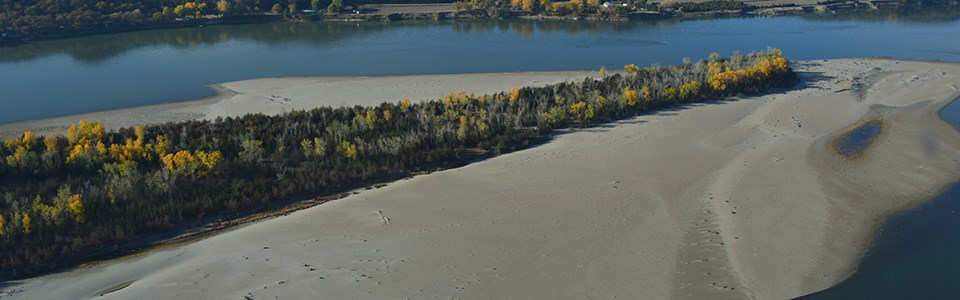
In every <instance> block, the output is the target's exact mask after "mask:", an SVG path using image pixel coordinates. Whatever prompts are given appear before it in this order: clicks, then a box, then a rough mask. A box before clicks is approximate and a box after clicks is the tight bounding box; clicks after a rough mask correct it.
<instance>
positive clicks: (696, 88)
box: [680, 80, 700, 101]
mask: <svg viewBox="0 0 960 300" xmlns="http://www.w3.org/2000/svg"><path fill="white" fill-rule="evenodd" d="M699 95H700V82H699V81H696V80H694V81H691V82H688V83H684V84H683V85H681V86H680V100H682V101H687V100H690V99H692V98H696V97H697V96H699Z"/></svg>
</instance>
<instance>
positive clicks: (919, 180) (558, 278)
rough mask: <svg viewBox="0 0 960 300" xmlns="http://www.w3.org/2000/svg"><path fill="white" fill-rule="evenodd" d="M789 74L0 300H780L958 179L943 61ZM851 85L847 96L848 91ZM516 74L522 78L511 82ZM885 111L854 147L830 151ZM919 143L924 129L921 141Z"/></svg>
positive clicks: (835, 273) (820, 64) (826, 64)
mask: <svg viewBox="0 0 960 300" xmlns="http://www.w3.org/2000/svg"><path fill="white" fill-rule="evenodd" d="M795 68H796V69H797V70H798V71H799V72H800V73H801V76H802V77H803V78H804V79H805V84H806V86H804V87H802V88H799V89H795V90H791V91H785V92H781V93H773V94H770V95H767V96H762V97H755V98H747V99H740V100H731V101H721V102H714V103H709V104H702V105H694V106H692V107H688V108H683V109H676V110H668V111H663V112H659V113H656V114H650V115H642V116H638V117H636V118H633V119H630V120H626V121H622V122H618V123H616V124H610V125H609V126H603V127H599V128H592V129H584V130H575V131H572V132H560V133H558V134H557V136H556V139H555V140H554V141H552V142H550V143H547V144H545V145H543V146H540V147H536V148H533V149H528V150H524V151H519V152H515V153H511V154H507V155H503V156H500V157H496V158H493V159H489V160H486V161H482V162H479V163H475V164H471V165H468V166H465V167H462V168H458V169H452V170H447V171H442V172H436V173H433V174H429V175H423V176H417V177H415V178H412V179H409V180H404V181H400V182H396V183H393V184H390V185H388V186H386V187H384V188H380V189H375V190H369V191H363V192H360V193H359V194H356V195H353V196H350V197H347V198H345V199H342V200H338V201H334V202H331V203H328V204H324V205H320V206H317V207H313V208H310V209H306V210H303V211H298V212H296V213H293V214H291V215H289V216H284V217H279V218H275V219H271V220H266V221H262V222H259V223H255V224H250V225H247V226H243V227H241V228H238V229H235V230H232V231H230V232H227V233H224V234H221V235H218V236H214V237H211V238H208V239H205V240H202V241H199V242H196V243H194V244H190V245H187V246H183V247H178V248H175V249H169V250H165V251H160V252H155V253H151V254H148V255H145V256H143V257H139V258H134V259H129V260H124V261H118V262H115V263H110V264H107V265H101V266H97V267H93V268H89V269H78V270H73V271H69V272H66V273H62V274H54V275H49V276H44V277H40V278H34V279H29V280H25V281H22V282H17V283H15V284H14V285H12V286H9V287H7V288H6V289H7V290H11V289H16V290H17V291H18V292H16V293H14V298H23V299H39V298H50V299H57V298H77V297H94V296H99V295H100V294H104V297H103V298H114V299H129V298H143V299H160V298H163V299H243V298H245V297H247V298H251V299H274V298H281V299H397V298H399V299H406V298H411V299H434V298H437V299H447V298H463V299H580V298H590V299H663V298H696V299H726V298H759V299H783V298H790V297H796V296H800V295H803V294H806V293H810V292H814V291H818V290H821V289H824V288H826V287H829V286H831V285H833V284H836V283H837V282H839V281H840V280H842V279H843V278H845V277H846V276H847V275H849V274H850V273H851V272H852V271H854V270H855V268H856V267H855V266H856V262H857V259H858V257H860V255H861V253H862V252H863V251H864V250H865V247H866V246H867V245H868V243H869V239H870V237H871V235H872V231H873V230H874V228H875V227H876V226H877V222H878V220H880V219H881V218H882V216H884V215H886V214H889V213H891V212H893V211H896V210H899V209H903V208H905V207H908V206H911V205H915V204H917V203H921V202H922V201H923V200H925V199H928V198H929V197H931V196H932V195H934V194H936V193H937V192H938V191H939V190H940V189H942V188H944V187H945V186H946V185H947V184H949V183H951V182H953V181H954V180H955V179H956V177H957V176H956V172H955V170H957V169H958V168H960V163H958V162H957V160H955V158H956V157H957V156H958V155H960V134H957V131H956V130H955V129H954V128H953V127H952V126H951V125H949V124H948V123H946V122H944V121H943V120H941V119H940V118H938V117H937V113H938V110H939V109H940V108H941V107H942V106H944V105H945V104H947V103H948V102H949V101H950V100H953V99H955V98H956V97H957V96H958V95H960V91H958V84H960V65H951V64H936V63H921V62H898V61H890V60H863V59H853V60H830V61H807V62H799V63H797V64H796V65H795ZM852 83H858V84H864V86H865V87H866V88H865V89H864V90H863V92H861V93H855V92H850V91H847V90H846V89H848V88H850V86H851V84H852ZM518 85H520V84H518ZM867 117H881V118H883V119H884V120H885V122H886V123H887V124H888V125H887V127H886V128H885V130H884V131H883V132H882V133H881V136H880V137H879V141H878V142H877V143H876V144H874V145H873V146H871V147H870V148H869V149H868V150H867V152H866V153H865V154H864V155H863V156H862V157H860V158H859V159H856V160H844V159H841V158H840V157H839V156H837V155H836V154H834V153H833V152H831V151H830V150H829V149H828V142H829V140H830V139H831V138H832V137H833V135H835V134H836V133H838V132H841V131H842V130H844V129H845V128H846V127H848V126H850V125H852V124H855V123H857V122H858V121H859V120H861V119H863V118H867ZM931 140H932V141H935V142H934V143H933V146H932V147H931V146H930V145H931V143H925V142H923V141H931Z"/></svg>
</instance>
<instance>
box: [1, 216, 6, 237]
mask: <svg viewBox="0 0 960 300" xmlns="http://www.w3.org/2000/svg"><path fill="white" fill-rule="evenodd" d="M6 226H7V219H4V218H3V215H0V236H3V233H4V231H5V230H6V228H7V227H6Z"/></svg>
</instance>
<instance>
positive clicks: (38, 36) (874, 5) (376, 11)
mask: <svg viewBox="0 0 960 300" xmlns="http://www.w3.org/2000/svg"><path fill="white" fill-rule="evenodd" d="M742 3H745V5H747V7H748V8H745V9H735V10H724V9H718V10H708V11H696V12H683V11H675V10H669V9H664V10H660V11H635V12H630V13H627V14H622V15H600V14H597V15H562V16H552V15H545V14H542V13H529V12H525V11H513V10H498V11H496V12H495V13H491V12H490V11H487V10H483V9H473V10H454V9H453V5H452V4H451V3H445V4H378V5H368V6H366V7H370V8H369V11H365V12H364V13H357V14H350V13H339V14H329V15H327V14H294V15H277V14H268V13H262V14H249V15H238V16H224V17H218V16H213V15H208V16H205V17H203V18H199V19H187V20H180V21H167V22H155V23H154V22H151V23H145V24H128V25H117V24H112V25H113V26H108V25H111V24H104V26H102V27H101V26H96V27H95V28H92V29H83V30H58V31H46V32H35V33H16V32H3V31H0V33H2V36H0V47H6V46H16V45H19V44H24V43H29V42H31V41H42V40H55V39H67V38H75V37H82V36H90V35H102V34H116V33H124V32H132V31H143V30H155V29H175V28H190V27H204V26H218V25H242V24H258V23H270V22H392V21H406V20H434V21H436V20H491V19H497V20H510V19H518V20H522V19H525V20H571V21H576V20H589V21H633V20H669V19H677V20H687V19H691V20H692V19H710V18H724V17H737V16H783V15H804V14H833V13H836V12H839V11H855V10H875V9H879V8H894V9H899V8H913V7H924V6H919V5H917V4H901V3H898V2H892V1H887V0H870V1H862V2H861V1H860V0H853V1H836V0H834V1H825V2H816V1H812V0H788V1H776V0H772V1H768V0H758V1H745V2H742ZM956 5H958V2H957V1H953V2H946V3H944V4H935V6H956Z"/></svg>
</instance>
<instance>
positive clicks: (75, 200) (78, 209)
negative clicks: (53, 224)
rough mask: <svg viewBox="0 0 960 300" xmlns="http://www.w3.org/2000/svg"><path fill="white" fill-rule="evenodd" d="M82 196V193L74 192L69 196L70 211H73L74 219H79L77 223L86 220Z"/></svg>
mask: <svg viewBox="0 0 960 300" xmlns="http://www.w3.org/2000/svg"><path fill="white" fill-rule="evenodd" d="M81 198H82V197H81V196H80V194H73V195H71V196H70V198H69V200H70V201H69V207H70V211H71V212H73V219H74V220H75V221H77V223H83V221H85V220H86V216H84V209H83V202H82V201H81Z"/></svg>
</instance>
